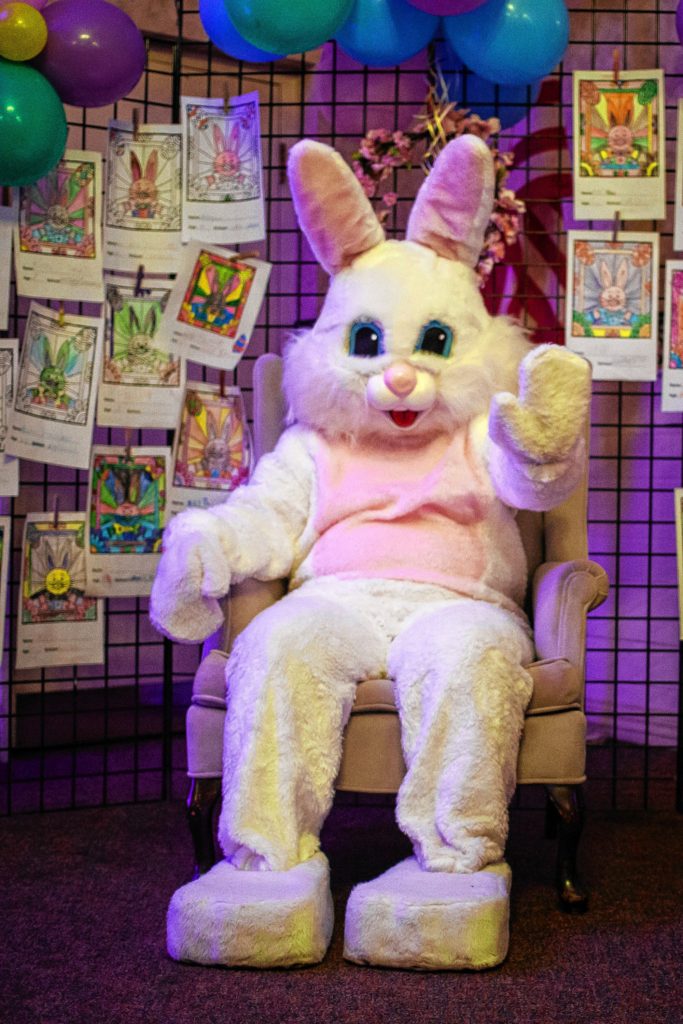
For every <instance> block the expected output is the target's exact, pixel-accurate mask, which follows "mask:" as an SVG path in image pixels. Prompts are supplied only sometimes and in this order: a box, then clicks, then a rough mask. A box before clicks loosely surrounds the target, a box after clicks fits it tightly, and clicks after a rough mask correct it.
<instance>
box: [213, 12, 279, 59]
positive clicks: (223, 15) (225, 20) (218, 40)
mask: <svg viewBox="0 0 683 1024" xmlns="http://www.w3.org/2000/svg"><path fill="white" fill-rule="evenodd" d="M199 17H200V18H201V22H202V25H203V26H204V31H205V32H206V34H207V36H208V37H209V39H210V40H211V42H212V43H213V45H214V46H217V47H218V49H219V50H222V51H223V53H227V54H228V56H229V57H234V59H235V60H246V61H249V62H250V63H252V64H253V63H259V62H261V61H270V60H279V59H280V56H281V54H275V53H266V51H265V50H259V49H258V47H256V46H252V45H251V43H248V42H247V41H246V39H242V36H241V35H240V34H239V32H238V31H237V29H236V28H235V26H234V25H233V23H232V22H231V21H230V18H229V17H228V9H227V6H226V3H225V0H199Z"/></svg>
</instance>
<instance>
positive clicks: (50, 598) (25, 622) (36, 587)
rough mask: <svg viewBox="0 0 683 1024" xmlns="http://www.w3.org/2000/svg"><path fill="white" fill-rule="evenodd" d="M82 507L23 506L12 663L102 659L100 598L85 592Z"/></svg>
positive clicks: (40, 664) (27, 664) (86, 662)
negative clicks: (39, 509) (38, 508)
mask: <svg viewBox="0 0 683 1024" xmlns="http://www.w3.org/2000/svg"><path fill="white" fill-rule="evenodd" d="M85 583H86V576H85V513H83V512H63V513H62V514H61V515H60V516H55V515H54V514H53V513H50V512H35V513H34V512H29V514H28V515H27V517H26V523H25V526H24V540H23V544H22V548H21V590H20V594H21V607H20V609H19V614H18V615H17V660H16V667H17V668H18V669H25V668H43V667H51V666H53V665H101V664H103V662H104V611H103V606H104V602H103V601H98V600H97V598H96V597H88V596H86V590H85Z"/></svg>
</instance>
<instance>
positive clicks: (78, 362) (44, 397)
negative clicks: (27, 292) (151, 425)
mask: <svg viewBox="0 0 683 1024" xmlns="http://www.w3.org/2000/svg"><path fill="white" fill-rule="evenodd" d="M101 358H102V321H101V320H100V319H95V318H93V317H87V316H75V315H73V314H69V315H67V316H60V314H59V313H57V312H56V311H55V310H53V309H47V308H46V307H45V306H39V305H38V304H37V303H36V302H32V303H31V306H30V309H29V314H28V317H27V319H26V332H25V334H24V343H23V345H22V349H21V355H20V358H19V373H18V375H17V387H16V391H15V395H14V404H13V408H12V413H11V415H10V424H9V432H8V435H7V442H6V451H7V452H8V453H9V454H10V455H19V456H20V457H21V458H24V459H30V460H31V461H33V462H47V463H54V464H55V465H57V466H69V467H70V468H71V469H73V468H76V469H87V468H88V466H89V465H90V444H91V440H92V428H93V423H94V420H95V390H96V387H97V381H98V380H99V375H100V362H101Z"/></svg>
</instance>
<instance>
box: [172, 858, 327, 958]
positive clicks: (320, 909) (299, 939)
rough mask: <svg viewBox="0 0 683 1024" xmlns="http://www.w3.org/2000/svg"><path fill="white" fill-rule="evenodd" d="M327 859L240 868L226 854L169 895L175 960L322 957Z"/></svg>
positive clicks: (325, 933)
mask: <svg viewBox="0 0 683 1024" xmlns="http://www.w3.org/2000/svg"><path fill="white" fill-rule="evenodd" d="M333 924H334V911H333V906H332V896H331V893H330V885H329V865H328V863H327V859H326V858H325V857H324V856H323V854H322V853H317V854H316V855H315V856H314V857H311V859H310V860H307V861H304V862H303V864H297V865H296V867H293V868H290V869H289V870H288V871H239V870H238V869H237V868H236V867H234V865H232V864H229V863H228V862H227V861H224V860H223V861H221V862H220V863H219V864H216V865H215V866H214V867H213V868H212V869H211V871H209V872H208V873H207V874H206V875H202V876H201V877H200V878H197V879H196V880H195V881H194V882H190V883H189V884H188V885H183V886H182V887H181V888H180V889H178V890H177V891H176V892H175V893H174V894H173V896H172V898H171V902H170V905H169V908H168V917H167V946H168V952H169V955H170V956H172V957H173V959H174V960H190V961H192V962H193V963H198V964H222V965H224V966H226V967H290V966H292V965H294V964H315V963H319V962H320V961H321V960H322V958H323V957H324V956H325V951H326V950H327V947H328V945H329V942H330V938H331V936H332V928H333Z"/></svg>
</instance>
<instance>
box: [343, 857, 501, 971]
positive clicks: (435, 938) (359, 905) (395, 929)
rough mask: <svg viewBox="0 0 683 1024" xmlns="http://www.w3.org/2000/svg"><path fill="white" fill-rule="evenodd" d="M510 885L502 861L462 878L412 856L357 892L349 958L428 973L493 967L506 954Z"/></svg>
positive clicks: (348, 932)
mask: <svg viewBox="0 0 683 1024" xmlns="http://www.w3.org/2000/svg"><path fill="white" fill-rule="evenodd" d="M510 881H511V874H510V868H509V867H508V865H507V864H506V863H505V862H504V861H501V862H500V863H498V864H491V865H489V866H488V867H487V868H485V869H484V870H483V871H478V872H477V873H476V874H470V875H458V874H452V873H450V872H442V871H423V870H422V869H421V868H420V866H419V864H418V863H417V861H416V859H415V858H414V857H408V859H407V860H404V861H402V862H401V863H400V864H397V865H396V866H395V867H393V868H390V869H389V871H385V873H384V874H383V875H380V876H379V878H375V879H374V880H373V881H372V882H365V883H364V884H362V885H357V886H356V887H355V889H354V890H353V891H352V893H351V895H350V897H349V902H348V904H347V906H346V925H345V929H344V956H345V957H346V959H347V960H353V961H354V962H355V963H359V964H374V965H376V966H378V967H411V968H414V969H418V970H430V971H435V970H437V971H438V970H441V971H447V970H464V969H469V970H482V969H483V968H486V967H495V966H496V964H499V963H501V962H502V961H503V960H504V959H505V957H506V955H507V950H508V937H509V926H508V922H509V905H510Z"/></svg>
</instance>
